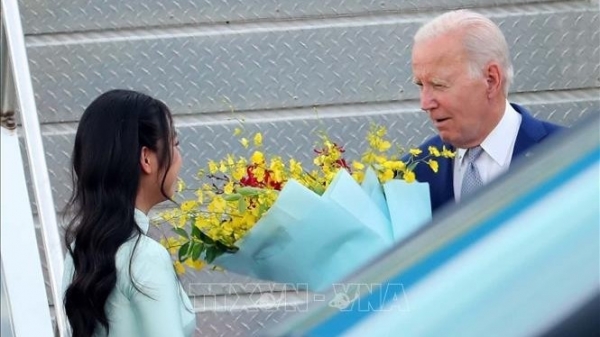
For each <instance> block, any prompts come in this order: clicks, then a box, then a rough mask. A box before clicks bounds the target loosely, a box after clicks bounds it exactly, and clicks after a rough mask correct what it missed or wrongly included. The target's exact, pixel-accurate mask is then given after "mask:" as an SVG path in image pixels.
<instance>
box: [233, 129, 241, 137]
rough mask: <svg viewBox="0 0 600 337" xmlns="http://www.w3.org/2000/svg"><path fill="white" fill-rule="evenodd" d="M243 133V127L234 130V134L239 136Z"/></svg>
mask: <svg viewBox="0 0 600 337" xmlns="http://www.w3.org/2000/svg"><path fill="white" fill-rule="evenodd" d="M241 134H242V129H240V128H235V129H234V130H233V135H234V136H239V135H241Z"/></svg>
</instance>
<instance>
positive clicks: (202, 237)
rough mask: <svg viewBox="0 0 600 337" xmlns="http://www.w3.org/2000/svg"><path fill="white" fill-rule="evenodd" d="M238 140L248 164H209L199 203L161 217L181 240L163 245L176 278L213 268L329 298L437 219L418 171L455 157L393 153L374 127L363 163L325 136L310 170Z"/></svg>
mask: <svg viewBox="0 0 600 337" xmlns="http://www.w3.org/2000/svg"><path fill="white" fill-rule="evenodd" d="M234 134H235V135H236V136H238V137H240V142H241V143H242V145H243V146H244V147H245V148H247V149H248V150H249V151H250V152H249V153H251V155H250V156H249V158H246V157H243V156H238V157H235V156H233V155H227V156H226V157H225V158H222V159H220V160H211V161H209V162H208V166H207V167H206V168H204V169H201V170H200V171H199V173H198V177H199V181H200V182H201V184H200V187H199V188H197V189H194V192H195V198H194V199H191V200H184V201H183V202H182V203H181V204H180V207H179V208H178V209H172V210H169V211H165V212H162V213H161V214H160V216H161V217H162V219H164V220H166V221H167V222H168V223H170V224H171V225H172V226H173V230H174V231H175V233H177V236H176V237H171V238H168V239H165V240H163V242H162V243H163V244H164V245H165V246H166V247H167V248H169V249H170V250H171V252H172V253H177V257H178V258H177V260H176V261H175V266H176V269H177V270H178V272H183V271H184V268H183V265H182V264H187V265H189V266H193V267H195V268H201V267H202V266H204V264H205V263H212V264H214V265H216V266H219V267H222V268H224V269H227V270H230V271H233V272H236V273H239V274H243V275H247V276H252V277H256V278H260V279H266V280H271V281H275V282H283V283H295V284H304V285H306V287H307V288H308V289H309V290H314V291H320V290H324V289H326V288H327V287H329V286H331V284H332V282H335V281H337V280H340V279H342V278H343V277H345V276H347V275H348V274H349V273H351V272H352V271H353V270H355V269H356V268H357V267H359V266H360V265H361V264H363V263H365V262H367V261H368V260H369V259H371V258H373V257H375V256H376V255H377V254H378V253H380V252H382V251H383V250H385V249H386V248H389V247H390V246H391V245H392V244H393V243H394V242H396V241H399V240H401V239H403V238H405V237H406V236H408V235H409V234H410V233H411V232H413V231H414V230H415V229H417V228H418V227H419V226H421V225H423V224H425V223H426V222H427V221H428V220H429V219H430V218H431V210H430V201H429V188H428V186H427V184H424V183H417V182H415V178H416V177H415V174H414V168H415V166H416V165H428V166H429V167H430V168H431V169H432V170H433V171H435V172H437V169H438V160H440V159H442V160H443V158H451V157H453V156H454V153H453V152H451V151H449V150H447V149H446V148H442V149H437V148H434V147H430V148H429V149H428V151H429V154H428V155H426V156H420V155H421V150H419V149H410V150H409V151H408V153H405V151H403V150H402V149H401V148H397V149H393V148H392V145H391V143H390V141H388V140H387V139H385V135H386V129H385V128H384V127H382V126H377V125H372V126H371V128H370V130H369V132H368V133H367V136H366V140H367V142H368V144H369V146H368V149H367V151H365V153H364V154H363V155H362V157H361V158H360V160H359V161H353V162H352V163H351V164H349V162H348V161H347V159H346V158H344V153H345V150H344V147H343V146H341V145H339V144H338V143H336V142H333V141H332V140H331V139H330V138H329V137H328V136H327V135H321V137H320V142H319V144H318V145H317V147H316V148H315V149H314V160H313V164H314V167H313V168H312V169H306V168H304V167H303V165H302V163H301V162H299V161H297V160H295V159H294V158H288V159H287V160H284V159H283V158H282V157H281V156H277V155H270V156H268V155H266V154H265V153H263V152H262V151H260V148H261V146H262V134H261V133H256V134H255V135H254V136H253V137H252V139H251V141H250V140H248V138H245V137H242V130H241V129H236V131H235V132H234ZM251 145H253V146H251ZM403 156H404V157H403ZM417 156H418V158H419V159H416V158H417ZM402 158H403V159H404V160H402ZM184 188H185V186H182V187H181V188H180V189H184Z"/></svg>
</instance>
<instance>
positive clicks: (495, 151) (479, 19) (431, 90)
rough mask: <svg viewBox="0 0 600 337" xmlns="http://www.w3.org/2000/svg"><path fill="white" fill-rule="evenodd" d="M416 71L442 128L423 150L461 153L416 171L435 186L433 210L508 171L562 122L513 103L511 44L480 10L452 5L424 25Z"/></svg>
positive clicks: (428, 108) (424, 105) (426, 104)
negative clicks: (435, 166) (434, 168)
mask: <svg viewBox="0 0 600 337" xmlns="http://www.w3.org/2000/svg"><path fill="white" fill-rule="evenodd" d="M412 70H413V79H414V82H415V84H416V85H418V86H419V88H420V91H421V94H420V99H421V109H423V110H424V111H425V112H427V114H428V115H429V118H430V119H431V121H432V122H433V125H434V126H435V128H436V129H437V130H438V133H439V135H437V136H435V137H433V138H431V139H429V140H428V141H427V142H425V143H424V144H423V145H422V146H421V149H422V150H423V155H427V154H429V150H428V148H429V146H436V147H438V148H440V149H441V148H442V146H444V145H445V146H446V147H447V148H450V149H452V150H455V151H456V156H455V158H454V159H453V160H439V164H440V166H439V170H438V173H433V172H432V171H431V169H430V168H429V167H428V166H427V165H419V166H417V168H416V170H415V173H416V175H417V179H418V180H419V181H423V182H428V183H429V185H430V192H431V204H432V209H433V211H435V210H436V209H437V208H439V207H440V206H442V205H443V204H445V203H446V202H448V201H450V200H452V199H454V200H455V201H457V202H458V201H460V200H461V199H463V198H464V197H465V196H466V194H469V193H471V192H473V191H474V190H476V189H477V188H478V187H480V186H481V185H483V184H486V183H488V182H490V181H491V180H493V179H494V178H496V177H498V176H499V175H500V174H502V173H504V172H506V171H507V170H508V167H509V166H510V163H511V161H512V160H513V159H514V158H515V157H517V156H519V155H522V154H524V153H525V152H526V150H527V149H529V148H530V147H531V146H533V145H535V144H537V143H539V142H541V141H542V140H544V139H545V138H546V137H548V136H549V135H550V134H552V133H554V132H555V131H557V130H559V129H560V128H561V127H559V126H557V125H554V124H550V123H547V122H542V121H540V120H537V119H535V118H533V117H532V116H531V115H530V113H529V112H528V111H527V110H526V109H525V108H523V107H521V106H519V105H517V104H511V103H509V102H508V101H507V95H508V88H509V85H510V82H511V80H512V77H513V69H512V65H511V62H510V57H509V53H508V45H507V43H506V39H505V38H504V35H503V34H502V32H501V31H500V29H499V28H498V26H496V25H495V24H494V23H493V22H492V21H491V20H489V19H487V18H486V17H484V16H482V15H480V14H477V13H474V12H471V11H468V10H458V11H452V12H448V13H445V14H442V15H440V16H438V17H437V18H435V19H433V20H432V21H431V22H429V23H427V24H425V25H424V26H422V27H421V28H420V29H419V31H418V32H417V33H416V35H415V37H414V46H413V52H412Z"/></svg>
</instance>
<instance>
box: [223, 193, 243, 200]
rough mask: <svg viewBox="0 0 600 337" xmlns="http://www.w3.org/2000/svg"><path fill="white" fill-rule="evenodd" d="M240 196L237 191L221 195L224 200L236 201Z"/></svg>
mask: <svg viewBox="0 0 600 337" xmlns="http://www.w3.org/2000/svg"><path fill="white" fill-rule="evenodd" d="M241 197H242V195H241V194H239V193H234V194H224V195H223V199H224V200H225V201H236V200H239V199H240V198H241Z"/></svg>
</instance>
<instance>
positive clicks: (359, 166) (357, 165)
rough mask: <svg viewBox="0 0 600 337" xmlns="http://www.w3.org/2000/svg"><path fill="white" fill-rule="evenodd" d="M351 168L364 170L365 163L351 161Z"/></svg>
mask: <svg viewBox="0 0 600 337" xmlns="http://www.w3.org/2000/svg"><path fill="white" fill-rule="evenodd" d="M352 168H353V169H355V170H364V169H365V165H364V164H363V163H361V162H359V161H353V162H352Z"/></svg>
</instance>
